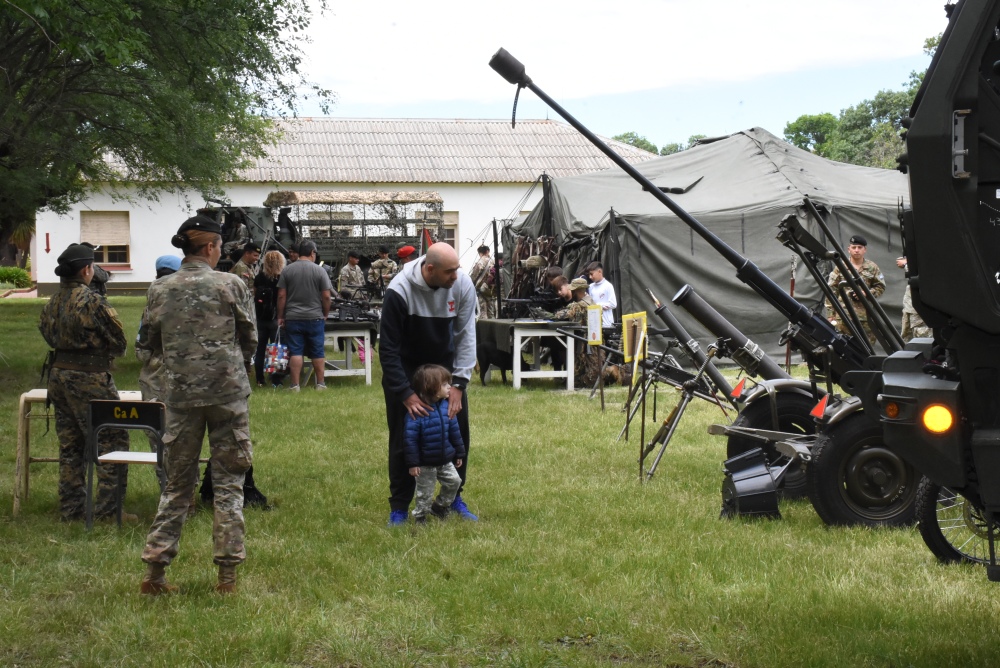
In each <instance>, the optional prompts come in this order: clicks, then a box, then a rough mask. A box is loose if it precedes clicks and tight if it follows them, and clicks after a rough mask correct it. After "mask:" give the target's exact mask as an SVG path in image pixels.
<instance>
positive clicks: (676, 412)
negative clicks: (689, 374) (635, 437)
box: [639, 339, 726, 480]
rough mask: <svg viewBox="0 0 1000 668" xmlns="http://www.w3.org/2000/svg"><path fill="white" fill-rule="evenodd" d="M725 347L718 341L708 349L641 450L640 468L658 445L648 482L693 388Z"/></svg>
mask: <svg viewBox="0 0 1000 668" xmlns="http://www.w3.org/2000/svg"><path fill="white" fill-rule="evenodd" d="M725 345H726V342H725V340H724V339H719V340H718V341H716V342H715V343H713V344H711V345H710V346H709V347H708V353H707V354H706V355H705V361H704V363H703V364H702V365H701V367H700V368H699V369H698V373H697V374H695V377H694V378H693V379H692V380H690V381H688V382H686V383H684V386H683V391H682V393H681V398H680V401H679V402H677V405H676V406H674V409H673V410H672V411H670V415H668V416H667V419H666V420H664V421H663V424H662V425H660V428H659V429H658V430H657V432H656V433H655V434H654V435H653V438H651V439H650V441H649V443H647V444H646V447H644V448H643V450H642V455H641V456H640V457H639V466H640V467H642V465H643V464H644V463H645V461H646V457H647V456H648V455H649V453H650V452H652V451H653V449H654V448H655V447H656V445H657V443H659V444H660V451H659V452H658V453H657V454H656V459H654V460H653V465H652V466H650V467H649V470H648V471H646V480H650V479H651V478H652V477H653V474H654V473H656V468H657V467H658V466H659V465H660V460H661V459H663V455H664V454H665V453H666V451H667V445H668V444H669V443H670V439H671V438H673V436H674V433H675V432H676V431H677V426H678V425H679V424H680V422H681V418H682V417H684V411H685V410H687V407H688V404H690V403H691V399H693V398H694V396H695V388H696V387H697V385H698V384H699V383H700V382H702V379H703V378H704V376H705V370H706V369H707V368H708V367H709V365H710V364H711V363H712V358H713V357H715V356H716V353H717V352H718V351H719V349H720V348H723V347H724V346H725Z"/></svg>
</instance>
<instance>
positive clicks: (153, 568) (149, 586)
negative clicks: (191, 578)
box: [139, 563, 178, 596]
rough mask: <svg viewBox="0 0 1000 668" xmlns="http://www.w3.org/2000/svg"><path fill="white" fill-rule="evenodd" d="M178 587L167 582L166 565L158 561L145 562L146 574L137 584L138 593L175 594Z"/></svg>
mask: <svg viewBox="0 0 1000 668" xmlns="http://www.w3.org/2000/svg"><path fill="white" fill-rule="evenodd" d="M177 591H178V588H177V586H176V585H172V584H170V583H169V582H167V575H166V566H164V565H163V564H159V563H149V564H146V575H144V576H143V578H142V584H140V585H139V593H141V594H148V595H149V596H159V595H160V594H176V593H177Z"/></svg>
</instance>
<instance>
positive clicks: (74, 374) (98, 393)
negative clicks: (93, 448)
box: [48, 369, 129, 521]
mask: <svg viewBox="0 0 1000 668" xmlns="http://www.w3.org/2000/svg"><path fill="white" fill-rule="evenodd" d="M48 392H49V395H48V396H49V401H51V402H52V405H53V406H54V407H55V414H56V434H57V435H58V436H59V514H60V516H61V517H62V519H63V520H66V521H69V520H76V519H82V518H83V515H84V512H85V510H86V504H87V461H86V458H85V456H86V448H87V436H88V429H87V413H88V411H89V406H90V401H91V399H117V398H118V390H117V389H115V381H114V380H113V379H112V378H111V374H110V373H107V372H103V371H102V372H93V371H71V370H69V369H52V370H51V371H50V372H49V385H48ZM128 443H129V439H128V434H127V433H126V432H124V431H122V430H121V429H105V430H104V431H102V432H101V434H100V436H99V438H98V439H97V454H98V456H100V455H103V454H106V453H108V452H112V451H114V450H128ZM118 466H122V467H123V468H124V469H125V470H124V471H122V476H123V481H126V483H127V479H126V478H125V476H126V474H127V471H128V468H127V467H125V466H124V465H122V464H101V465H100V466H98V467H97V500H96V502H95V505H94V515H95V516H96V517H112V516H113V515H114V514H115V508H116V502H117V499H118V479H117V477H116V473H117V471H118ZM124 491H125V490H124V487H123V488H122V493H123V494H124Z"/></svg>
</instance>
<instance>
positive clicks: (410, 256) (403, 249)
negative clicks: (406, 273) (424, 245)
mask: <svg viewBox="0 0 1000 668" xmlns="http://www.w3.org/2000/svg"><path fill="white" fill-rule="evenodd" d="M396 257H398V258H399V271H402V270H403V265H404V264H406V263H407V262H412V261H413V260H416V259H417V249H416V248H414V247H413V246H400V247H399V250H397V251H396ZM396 273H399V272H398V271H397V272H396Z"/></svg>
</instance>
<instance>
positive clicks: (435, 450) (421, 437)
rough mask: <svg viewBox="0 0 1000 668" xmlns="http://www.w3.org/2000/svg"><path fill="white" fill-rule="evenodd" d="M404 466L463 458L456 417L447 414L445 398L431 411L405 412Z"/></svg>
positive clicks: (442, 463)
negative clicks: (414, 415)
mask: <svg viewBox="0 0 1000 668" xmlns="http://www.w3.org/2000/svg"><path fill="white" fill-rule="evenodd" d="M405 439H406V466H407V467H408V468H413V467H414V466H444V465H445V464H447V463H448V462H454V461H455V460H456V459H464V458H465V444H464V443H463V442H462V432H460V431H459V429H458V418H451V419H449V418H448V400H447V399H442V400H441V401H439V402H437V403H436V404H435V405H434V409H433V410H432V411H431V413H430V415H427V416H425V417H418V418H417V419H415V420H414V419H413V418H411V417H410V416H409V415H407V416H406V435H405Z"/></svg>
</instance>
